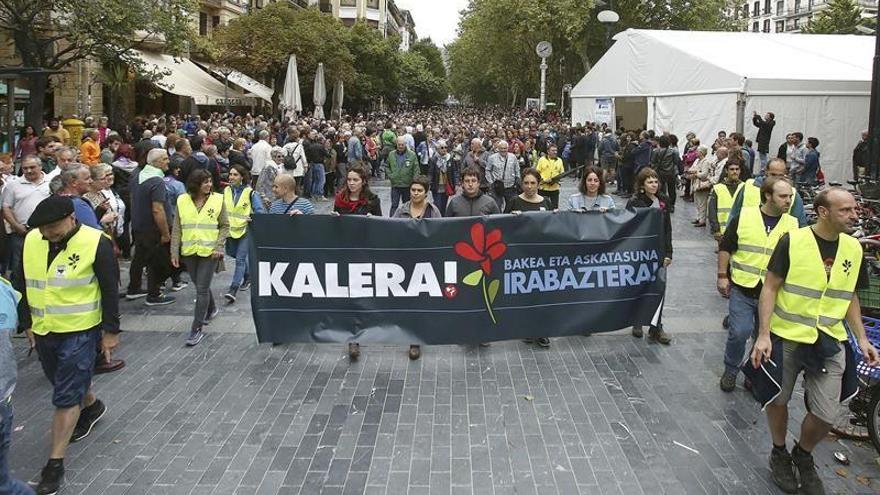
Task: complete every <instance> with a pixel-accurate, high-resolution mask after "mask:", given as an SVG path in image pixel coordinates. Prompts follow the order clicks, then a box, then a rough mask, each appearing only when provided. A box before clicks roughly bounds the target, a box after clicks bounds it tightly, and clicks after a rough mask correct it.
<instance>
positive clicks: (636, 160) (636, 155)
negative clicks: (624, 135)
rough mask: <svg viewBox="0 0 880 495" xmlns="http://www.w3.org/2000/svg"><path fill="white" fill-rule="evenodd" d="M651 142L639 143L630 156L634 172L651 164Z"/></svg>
mask: <svg viewBox="0 0 880 495" xmlns="http://www.w3.org/2000/svg"><path fill="white" fill-rule="evenodd" d="M652 148H653V147H652V146H651V142H650V141H648V140H647V139H646V140H644V141H642V142H640V143H639V147H638V148H636V150H635V151H634V152H633V154H632V160H633V164H634V165H635V172H636V173H638V172H639V170H641V169H642V168H644V167H647V166H648V165H650V163H651V149H652Z"/></svg>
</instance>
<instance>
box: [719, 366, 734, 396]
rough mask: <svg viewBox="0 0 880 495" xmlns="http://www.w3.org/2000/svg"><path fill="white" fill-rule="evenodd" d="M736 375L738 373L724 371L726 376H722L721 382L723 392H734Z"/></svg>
mask: <svg viewBox="0 0 880 495" xmlns="http://www.w3.org/2000/svg"><path fill="white" fill-rule="evenodd" d="M736 375H737V373H736V371H730V370H724V374H723V375H721V382H720V383H719V385H720V386H721V390H722V391H724V392H733V391H734V390H735V389H736Z"/></svg>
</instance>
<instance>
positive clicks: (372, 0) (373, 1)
mask: <svg viewBox="0 0 880 495" xmlns="http://www.w3.org/2000/svg"><path fill="white" fill-rule="evenodd" d="M367 8H370V9H378V8H379V0H367Z"/></svg>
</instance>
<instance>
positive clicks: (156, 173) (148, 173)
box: [138, 165, 165, 184]
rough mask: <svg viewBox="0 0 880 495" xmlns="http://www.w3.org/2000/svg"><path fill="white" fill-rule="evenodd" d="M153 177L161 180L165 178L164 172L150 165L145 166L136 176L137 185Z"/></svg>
mask: <svg viewBox="0 0 880 495" xmlns="http://www.w3.org/2000/svg"><path fill="white" fill-rule="evenodd" d="M154 177H158V178H160V179H163V178H164V177H165V172H163V171H162V170H160V169H158V168H156V167H154V166H152V165H145V166H144V168H143V170H141V173H140V175H139V176H138V184H143V183H144V182H146V181H148V180H150V179H152V178H154Z"/></svg>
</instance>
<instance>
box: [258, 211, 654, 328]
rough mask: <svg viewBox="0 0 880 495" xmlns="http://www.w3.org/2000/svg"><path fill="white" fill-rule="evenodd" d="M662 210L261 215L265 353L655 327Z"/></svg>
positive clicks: (261, 312) (261, 311) (260, 292)
mask: <svg viewBox="0 0 880 495" xmlns="http://www.w3.org/2000/svg"><path fill="white" fill-rule="evenodd" d="M662 229H663V223H662V218H661V215H660V212H659V211H658V210H652V209H639V210H615V211H613V212H608V213H599V212H588V213H577V212H559V213H547V212H541V213H538V212H536V213H526V214H522V215H497V216H491V217H472V218H444V219H432V220H422V221H416V220H410V219H390V218H374V217H360V216H344V217H329V216H302V215H298V216H287V215H255V216H254V219H253V222H252V223H251V225H250V243H251V245H250V267H251V278H252V279H253V281H254V282H255V283H254V287H253V288H252V290H251V304H252V306H253V315H254V319H255V322H256V328H257V336H258V338H259V341H260V342H277V343H281V342H347V341H349V342H351V341H357V342H381V343H397V344H465V343H478V342H489V341H495V340H506V339H516V338H527V337H555V336H564V335H579V334H585V333H592V332H605V331H611V330H617V329H620V328H624V327H627V326H630V325H634V324H648V323H650V321H651V319H652V317H653V315H654V314H655V312H656V310H657V308H658V307H659V305H660V303H661V301H662V298H663V293H664V285H665V280H664V275H665V270H663V269H662V266H663V259H662V256H663V255H662V246H663V241H662V238H663V233H662Z"/></svg>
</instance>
